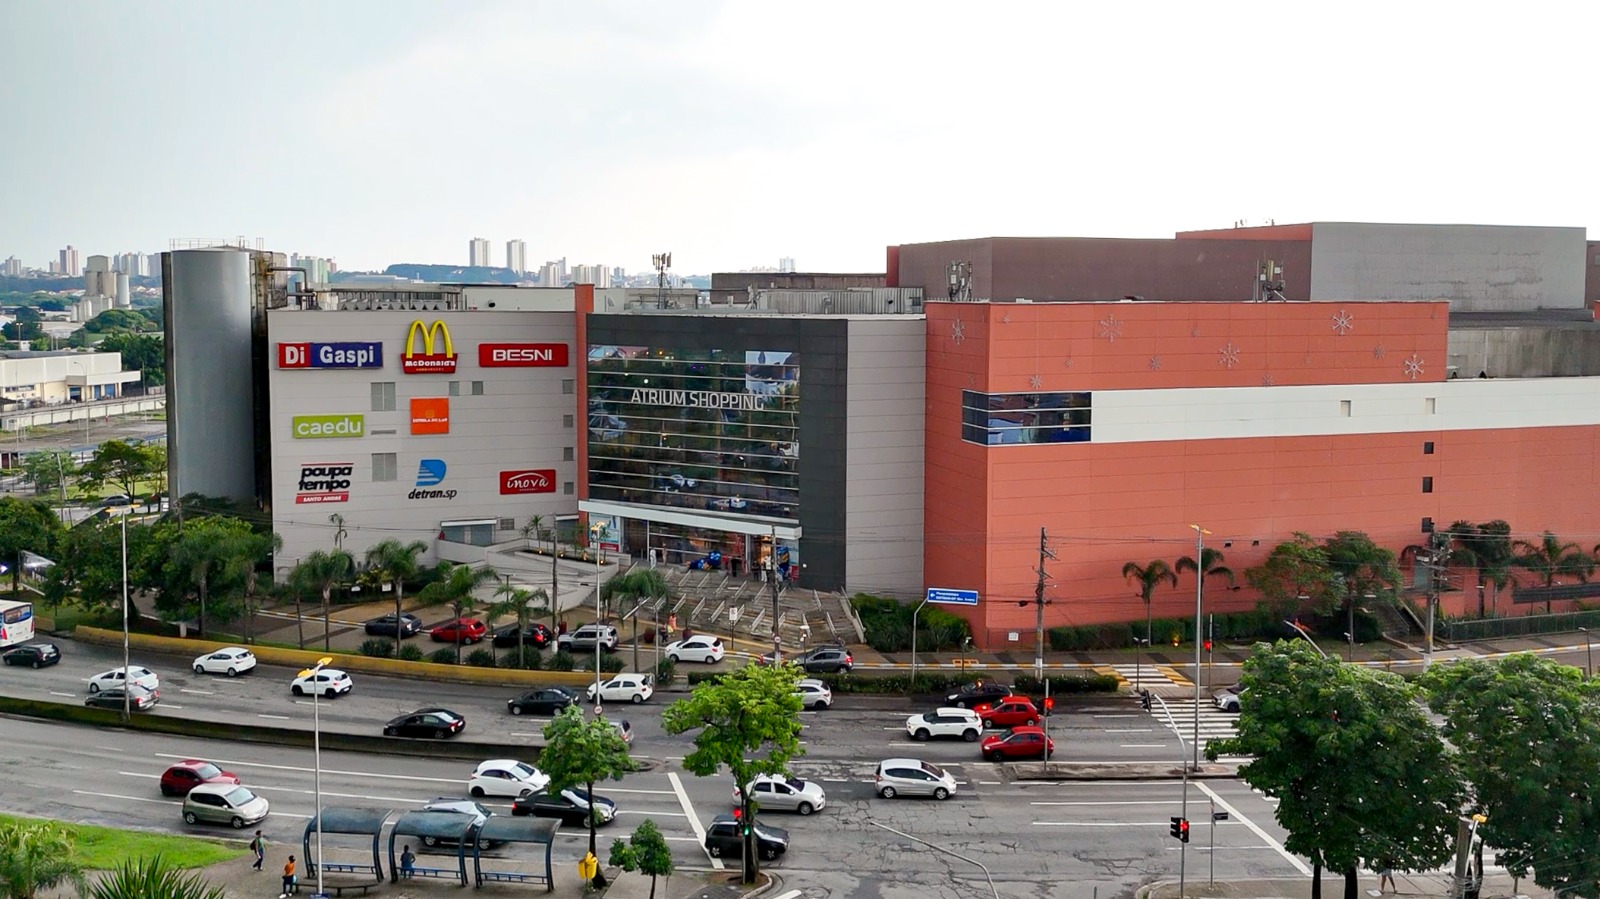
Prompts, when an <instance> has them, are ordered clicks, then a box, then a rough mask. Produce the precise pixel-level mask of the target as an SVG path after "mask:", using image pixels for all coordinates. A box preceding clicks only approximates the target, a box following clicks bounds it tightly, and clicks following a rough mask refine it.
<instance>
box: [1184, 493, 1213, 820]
mask: <svg viewBox="0 0 1600 899" xmlns="http://www.w3.org/2000/svg"><path fill="white" fill-rule="evenodd" d="M1189 527H1191V528H1194V558H1195V561H1196V562H1197V563H1198V565H1204V564H1205V557H1206V535H1207V534H1209V533H1211V532H1210V531H1208V530H1206V529H1205V528H1203V527H1201V526H1200V525H1198V524H1191V525H1189ZM1205 590H1206V573H1205V572H1204V571H1196V572H1195V574H1194V739H1193V740H1192V741H1191V742H1192V743H1193V744H1194V767H1195V770H1199V768H1200V664H1201V662H1200V643H1201V637H1200V634H1201V630H1200V629H1201V627H1202V624H1201V617H1202V614H1201V610H1202V609H1203V607H1204V605H1205ZM1186 817H1187V816H1186Z"/></svg>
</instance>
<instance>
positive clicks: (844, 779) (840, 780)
mask: <svg viewBox="0 0 1600 899" xmlns="http://www.w3.org/2000/svg"><path fill="white" fill-rule="evenodd" d="M822 782H823V783H830V784H847V783H851V782H852V781H851V780H850V778H848V777H824V778H822Z"/></svg>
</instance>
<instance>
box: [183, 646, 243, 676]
mask: <svg viewBox="0 0 1600 899" xmlns="http://www.w3.org/2000/svg"><path fill="white" fill-rule="evenodd" d="M254 667H256V654H255V653H253V652H251V651H250V650H248V649H245V648H244V647H243V646H229V647H227V648H226V649H219V650H217V651H216V652H213V653H207V654H206V655H203V656H200V657H199V658H197V659H195V660H194V673H195V674H226V675H227V676H229V677H237V676H238V675H241V674H243V673H245V672H246V671H249V670H250V669H252V668H254Z"/></svg>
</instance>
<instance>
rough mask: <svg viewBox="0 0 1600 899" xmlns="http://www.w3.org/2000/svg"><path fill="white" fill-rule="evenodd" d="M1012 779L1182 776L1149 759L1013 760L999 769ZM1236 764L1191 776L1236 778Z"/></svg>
mask: <svg viewBox="0 0 1600 899" xmlns="http://www.w3.org/2000/svg"><path fill="white" fill-rule="evenodd" d="M1024 766H1026V767H1025V768H1024ZM1002 770H1003V771H1004V773H1005V774H1007V775H1009V779H1010V780H1012V781H1014V782H1019V781H1020V782H1028V783H1054V782H1062V781H1119V780H1120V781H1136V780H1172V779H1174V778H1179V779H1181V778H1182V777H1183V775H1184V770H1183V768H1181V767H1179V768H1174V767H1172V766H1171V765H1164V764H1153V763H1148V762H1131V763H1128V764H1127V765H1106V764H1096V765H1086V764H1084V763H1082V762H1051V763H1049V765H1048V766H1046V765H1045V763H1043V762H1022V763H1017V762H1012V763H1010V764H1008V765H1007V766H1006V767H1005V768H1004V769H1002ZM1238 777H1239V766H1237V765H1217V764H1212V765H1201V766H1200V768H1199V769H1198V770H1194V771H1190V772H1189V779H1190V780H1236V779H1238Z"/></svg>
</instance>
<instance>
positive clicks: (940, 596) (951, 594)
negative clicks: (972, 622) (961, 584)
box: [928, 587, 978, 606]
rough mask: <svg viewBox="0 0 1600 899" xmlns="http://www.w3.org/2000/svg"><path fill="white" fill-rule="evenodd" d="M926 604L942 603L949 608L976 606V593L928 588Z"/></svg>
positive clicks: (973, 591) (943, 588) (972, 591)
mask: <svg viewBox="0 0 1600 899" xmlns="http://www.w3.org/2000/svg"><path fill="white" fill-rule="evenodd" d="M928 602H935V603H944V604H945V605H949V606H975V605H977V604H978V591H976V590H950V589H948V588H945V587H929V588H928Z"/></svg>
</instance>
